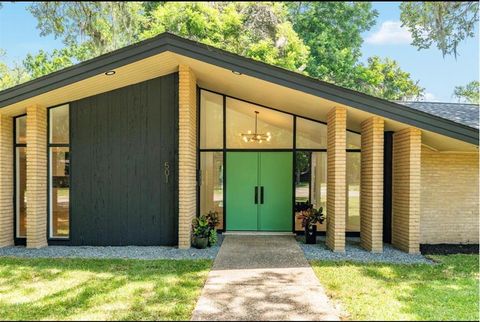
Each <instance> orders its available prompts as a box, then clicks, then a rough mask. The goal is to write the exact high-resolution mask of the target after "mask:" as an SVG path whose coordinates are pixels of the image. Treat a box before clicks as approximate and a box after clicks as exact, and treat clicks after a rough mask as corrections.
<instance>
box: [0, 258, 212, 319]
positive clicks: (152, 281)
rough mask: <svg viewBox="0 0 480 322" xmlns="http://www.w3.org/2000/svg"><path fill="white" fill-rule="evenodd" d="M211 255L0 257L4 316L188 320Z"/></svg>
mask: <svg viewBox="0 0 480 322" xmlns="http://www.w3.org/2000/svg"><path fill="white" fill-rule="evenodd" d="M211 263H212V262H211V261H208V260H195V261H192V260H190V261H189V260H182V261H174V260H155V261H153V260H152V261H147V260H121V259H117V260H104V259H101V260H98V259H14V258H5V257H3V258H0V319H1V320H188V319H190V316H191V313H192V311H193V309H194V306H195V303H196V300H197V298H198V297H199V296H200V292H201V289H202V287H203V285H204V283H205V279H206V276H207V273H208V271H209V269H210V267H211Z"/></svg>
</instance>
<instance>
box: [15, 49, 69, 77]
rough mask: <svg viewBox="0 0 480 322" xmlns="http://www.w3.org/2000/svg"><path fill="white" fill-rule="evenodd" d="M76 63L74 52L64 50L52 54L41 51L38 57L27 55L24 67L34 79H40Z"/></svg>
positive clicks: (55, 50) (54, 51)
mask: <svg viewBox="0 0 480 322" xmlns="http://www.w3.org/2000/svg"><path fill="white" fill-rule="evenodd" d="M74 62H75V61H74V58H73V53H72V50H71V49H70V48H64V49H61V50H57V49H54V50H53V52H52V53H47V52H45V51H43V50H40V51H39V53H38V54H37V55H32V54H27V57H26V58H25V59H24V61H23V66H24V67H25V69H26V71H27V72H28V73H29V74H30V76H31V77H32V78H38V77H40V76H43V75H47V74H50V73H52V72H55V71H57V70H59V69H62V68H65V67H68V66H71V65H73V64H74Z"/></svg>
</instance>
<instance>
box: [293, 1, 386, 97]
mask: <svg viewBox="0 0 480 322" xmlns="http://www.w3.org/2000/svg"><path fill="white" fill-rule="evenodd" d="M288 8H289V17H290V20H291V21H292V22H293V26H294V29H295V31H296V32H297V33H298V34H299V35H300V37H301V38H302V39H303V41H304V42H305V44H306V45H307V46H309V47H310V51H311V55H310V57H309V60H308V64H307V67H306V72H307V73H308V74H309V75H310V76H313V77H315V78H318V79H321V80H325V81H329V82H332V83H335V84H337V85H341V86H346V87H349V88H355V84H356V79H357V76H358V75H357V73H358V69H357V66H358V63H359V58H360V57H361V46H362V43H363V38H362V33H363V32H365V31H367V30H369V29H370V28H371V27H372V26H374V25H375V20H376V17H377V16H378V13H377V11H375V10H373V9H372V5H371V4H370V3H361V2H356V3H355V2H290V3H289V4H288Z"/></svg>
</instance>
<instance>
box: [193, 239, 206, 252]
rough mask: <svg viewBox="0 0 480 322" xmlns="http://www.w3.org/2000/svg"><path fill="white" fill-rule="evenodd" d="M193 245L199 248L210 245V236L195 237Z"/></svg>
mask: <svg viewBox="0 0 480 322" xmlns="http://www.w3.org/2000/svg"><path fill="white" fill-rule="evenodd" d="M193 246H194V247H195V248H198V249H204V248H207V246H208V237H197V236H195V237H194V238H193Z"/></svg>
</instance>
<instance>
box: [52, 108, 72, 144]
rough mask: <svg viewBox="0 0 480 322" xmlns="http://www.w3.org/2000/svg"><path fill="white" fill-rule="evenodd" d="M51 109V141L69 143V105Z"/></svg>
mask: <svg viewBox="0 0 480 322" xmlns="http://www.w3.org/2000/svg"><path fill="white" fill-rule="evenodd" d="M49 111H50V124H49V126H50V134H49V137H50V141H49V142H50V143H55V144H68V143H69V122H68V114H69V108H68V105H63V106H59V107H55V108H52V109H50V110H49Z"/></svg>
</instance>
